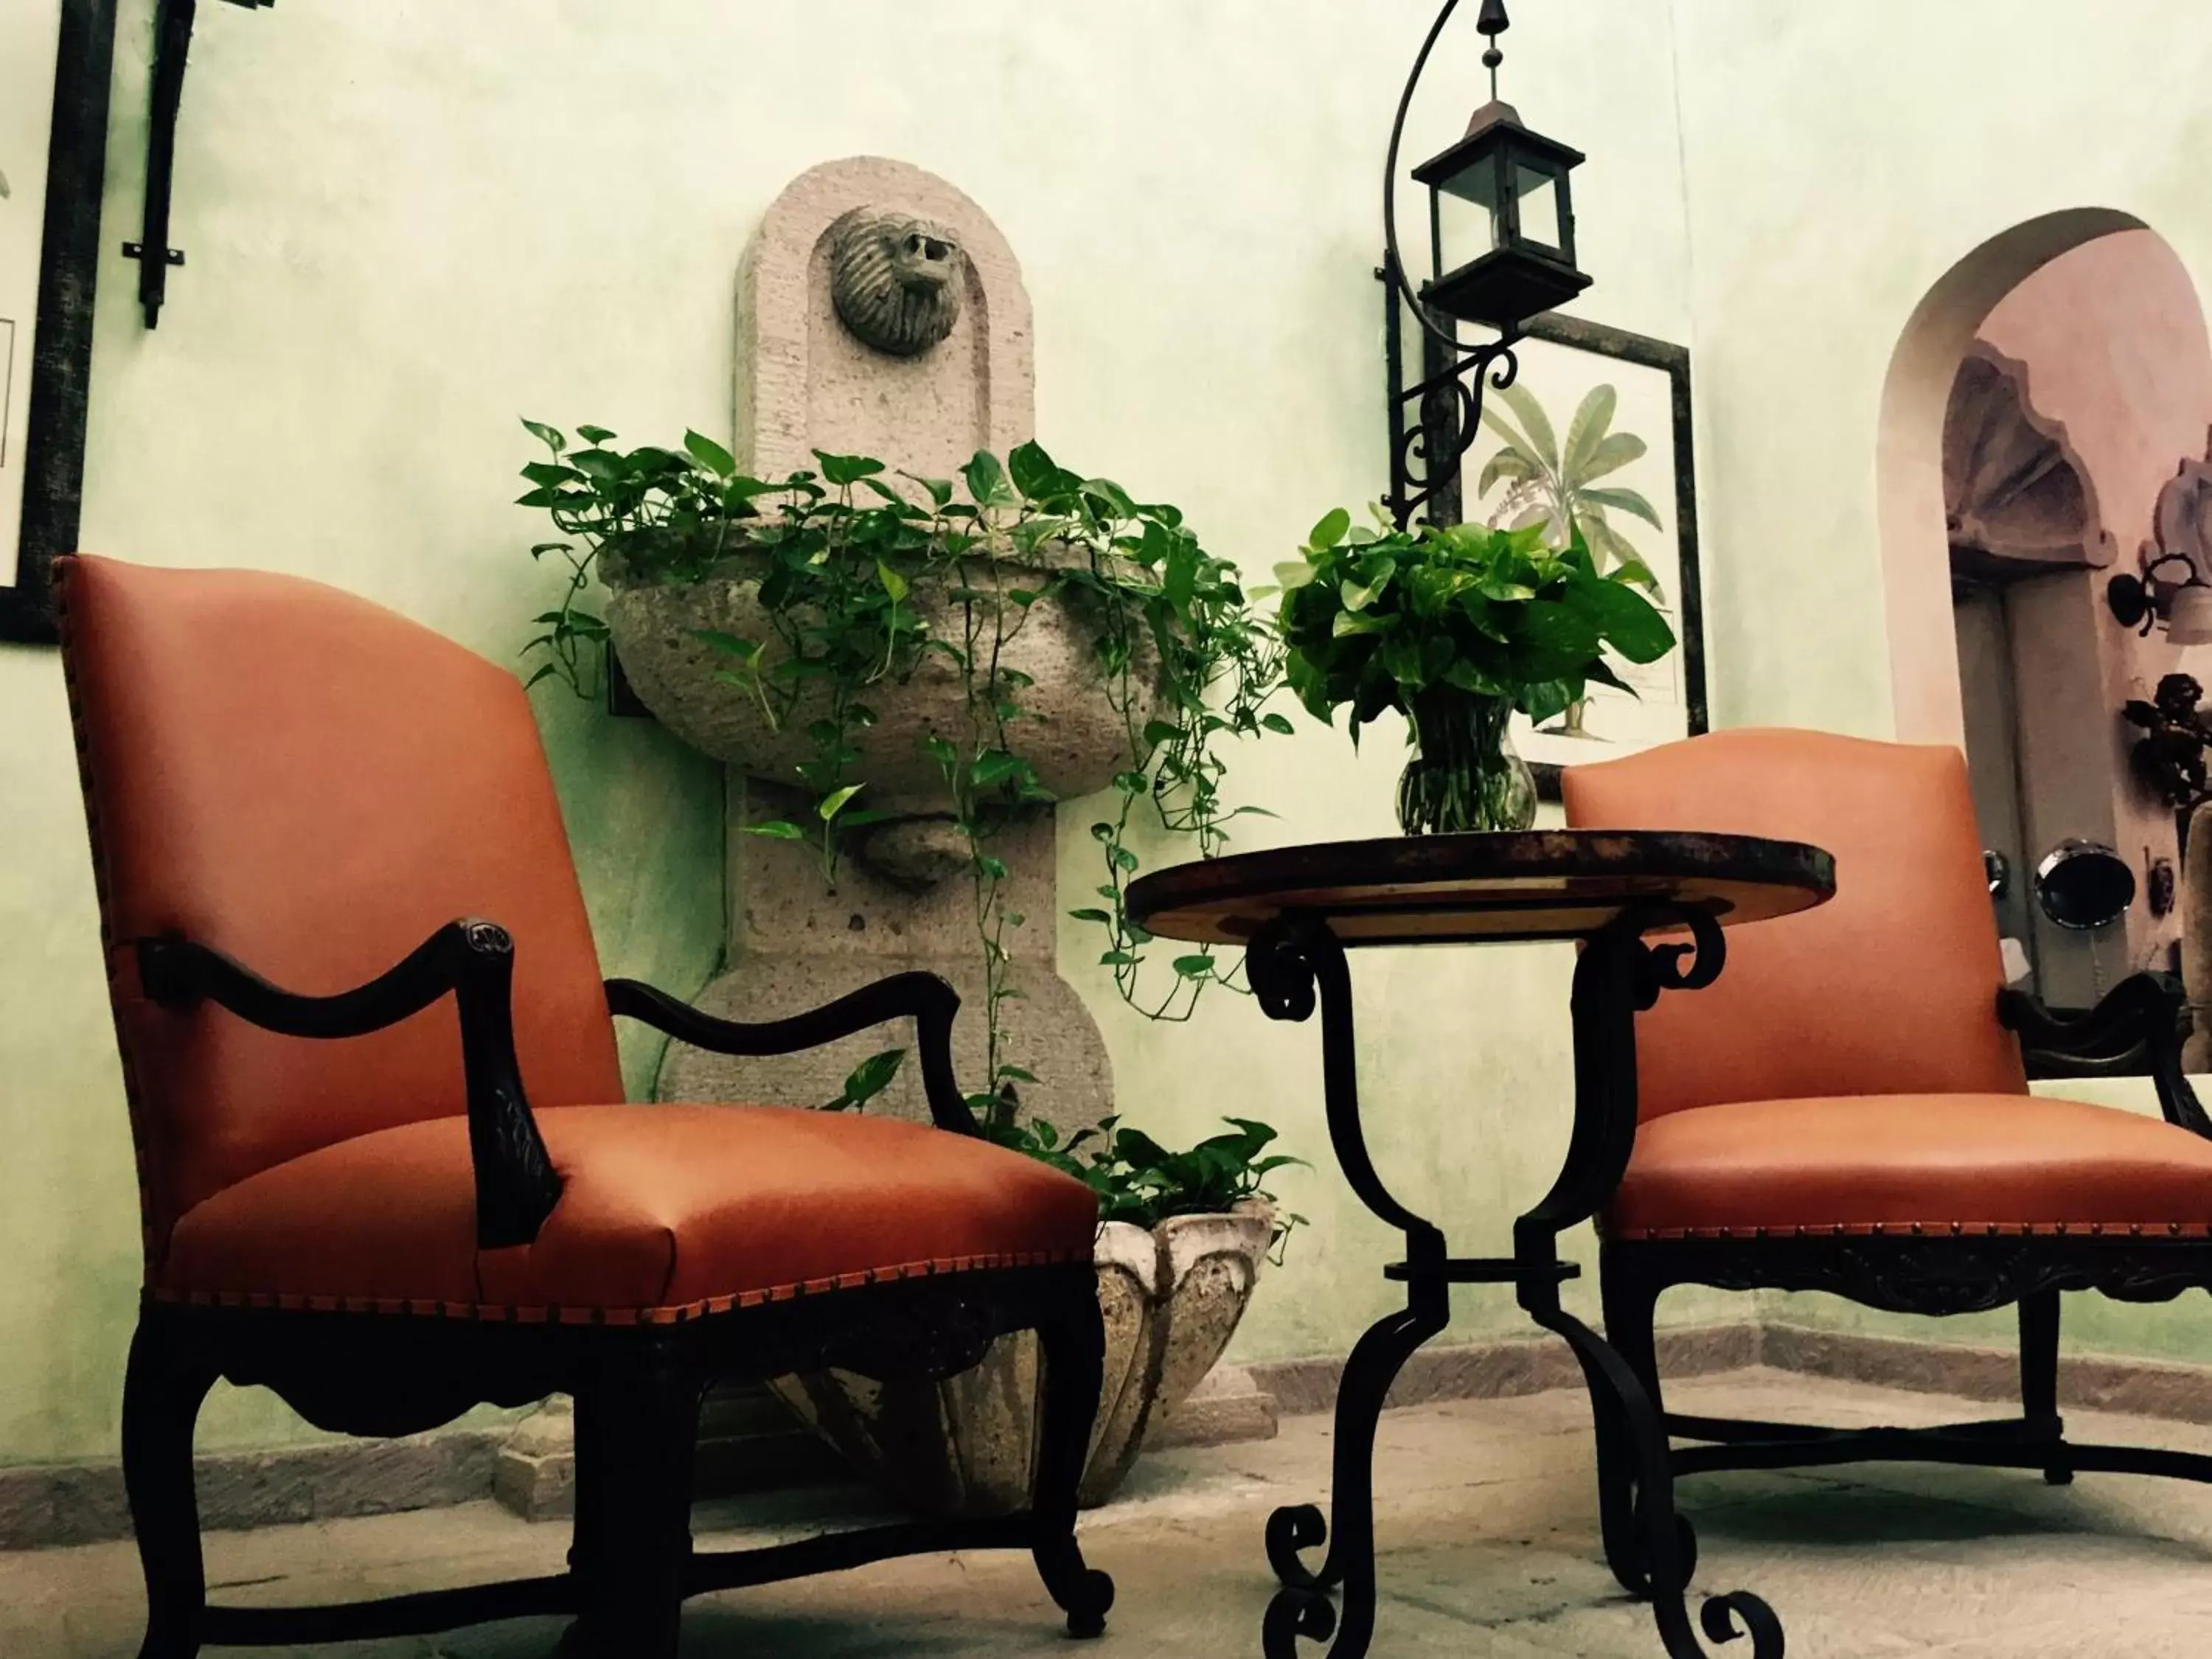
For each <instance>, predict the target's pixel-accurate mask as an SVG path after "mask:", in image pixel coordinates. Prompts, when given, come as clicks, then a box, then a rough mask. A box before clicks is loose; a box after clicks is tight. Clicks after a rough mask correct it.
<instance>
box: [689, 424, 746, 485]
mask: <svg viewBox="0 0 2212 1659" xmlns="http://www.w3.org/2000/svg"><path fill="white" fill-rule="evenodd" d="M684 448H685V449H687V450H689V451H690V454H691V459H693V460H695V461H696V462H698V463H699V465H702V466H703V467H705V468H706V469H707V471H709V472H711V473H713V474H714V476H715V477H718V478H726V477H731V476H732V475H733V474H734V473H735V472H736V471H737V470H738V463H737V458H736V457H735V456H733V455H732V454H731V453H730V452H729V451H728V450H726V449H725V448H723V447H721V445H720V444H718V443H716V442H715V441H714V440H713V439H712V438H709V437H707V436H705V435H703V434H701V433H697V432H686V433H685V434H684Z"/></svg>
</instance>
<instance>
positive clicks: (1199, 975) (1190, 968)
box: [1174, 956, 1213, 979]
mask: <svg viewBox="0 0 2212 1659" xmlns="http://www.w3.org/2000/svg"><path fill="white" fill-rule="evenodd" d="M1174 965H1175V970H1176V975H1177V976H1178V977H1180V978H1182V979H1204V978H1205V977H1206V976H1207V975H1210V974H1211V973H1212V971H1213V958H1212V957H1207V956H1199V957H1176V959H1175V964H1174Z"/></svg>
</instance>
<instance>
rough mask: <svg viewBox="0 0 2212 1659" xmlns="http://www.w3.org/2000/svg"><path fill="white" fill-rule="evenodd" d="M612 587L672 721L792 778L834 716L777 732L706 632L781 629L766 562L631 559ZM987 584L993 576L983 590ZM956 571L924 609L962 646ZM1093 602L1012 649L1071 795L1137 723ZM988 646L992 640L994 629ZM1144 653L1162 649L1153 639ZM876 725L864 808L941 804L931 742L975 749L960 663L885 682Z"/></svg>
mask: <svg viewBox="0 0 2212 1659" xmlns="http://www.w3.org/2000/svg"><path fill="white" fill-rule="evenodd" d="M1049 563H1050V561H1049V559H1046V560H1044V561H1042V562H1040V563H1039V564H1038V565H1033V566H1024V565H1017V564H1012V563H1001V564H1000V565H998V566H997V567H996V568H997V570H998V571H999V573H1000V580H1001V581H1002V582H1003V584H1004V585H1005V586H1006V587H1008V588H1014V589H1018V588H1029V589H1031V590H1036V589H1041V588H1042V587H1043V586H1044V585H1045V584H1046V583H1047V582H1048V580H1050V574H1049V568H1048V567H1049ZM602 574H603V575H604V576H605V580H606V583H607V588H608V598H607V605H606V622H607V626H608V628H609V629H610V630H611V632H612V634H613V636H614V643H615V649H616V652H617V654H618V655H619V656H620V657H621V659H622V665H623V672H624V673H625V674H626V675H627V676H628V677H629V683H630V685H631V687H632V689H633V690H635V691H636V693H637V695H638V696H639V697H640V698H641V700H642V701H643V702H644V703H645V705H646V707H647V708H650V709H652V710H653V714H654V715H655V716H656V717H658V718H659V721H660V723H661V724H662V725H663V726H666V727H667V728H668V729H669V730H670V731H671V732H674V733H675V734H676V735H677V736H678V737H679V738H683V739H684V742H686V743H688V744H690V745H691V746H692V747H693V748H695V749H697V750H702V751H703V752H704V753H706V754H708V755H711V756H713V757H715V758H716V759H717V760H720V761H724V762H726V763H729V764H731V765H733V766H738V767H741V768H742V769H744V770H745V771H747V772H750V773H751V774H752V775H755V776H756V777H760V778H764V779H766V780H768V781H770V782H774V783H783V784H790V783H793V781H795V779H796V776H797V772H796V769H797V767H798V766H799V763H800V762H802V761H806V760H811V758H812V757H813V755H814V746H813V744H812V743H811V742H810V741H809V740H808V738H807V737H806V727H807V725H808V724H809V722H810V721H811V720H816V719H818V718H819V717H820V715H821V714H823V713H824V712H826V709H827V702H826V699H825V700H824V702H823V706H822V708H818V709H817V708H810V707H809V706H808V702H807V701H805V700H802V701H801V702H800V703H799V706H798V708H796V709H794V711H793V714H792V717H791V718H790V719H789V720H787V721H786V722H785V723H784V725H783V727H782V729H781V731H770V730H769V726H768V722H767V720H766V719H765V718H764V717H763V713H762V710H761V708H760V706H759V704H758V703H757V702H755V701H753V700H752V699H751V698H750V697H748V696H746V695H745V693H744V691H742V690H739V689H738V687H736V686H733V685H730V684H725V683H723V682H721V681H720V680H718V679H716V678H714V677H715V675H716V674H718V673H720V671H723V670H724V669H725V668H726V666H727V665H728V659H726V657H724V656H723V655H722V654H721V653H719V652H717V651H716V650H715V649H714V647H712V646H709V645H708V644H707V643H706V642H705V641H702V640H701V639H700V638H699V637H698V635H699V630H701V629H713V630H716V631H720V632H722V633H726V634H732V635H736V636H737V637H738V638H739V639H745V640H768V639H773V638H774V637H775V630H774V629H773V628H772V627H771V626H770V624H769V617H768V613H767V611H764V610H763V608H762V606H761V604H760V598H759V590H760V581H759V578H760V574H761V566H760V562H759V561H758V560H757V559H748V558H746V557H744V556H738V557H737V558H733V559H732V560H730V561H729V562H728V564H727V567H726V574H715V575H712V576H709V577H708V578H707V579H706V580H703V581H699V582H694V583H672V582H659V581H651V580H640V579H638V578H636V577H634V576H633V575H631V574H629V571H628V570H627V569H626V568H623V566H621V565H620V564H619V563H618V562H617V561H614V560H612V559H610V560H608V561H606V562H605V563H604V565H603V567H602ZM979 585H980V584H979ZM946 587H947V584H946V583H945V580H943V579H942V578H939V577H930V578H927V579H924V578H917V579H916V580H915V584H914V591H913V593H912V595H911V598H912V600H913V603H914V604H915V606H916V607H917V608H918V609H919V610H920V611H921V613H922V614H923V615H924V616H925V617H927V620H928V622H929V625H930V629H931V632H932V633H933V635H936V636H938V637H939V638H943V639H949V640H952V641H958V640H960V639H962V638H963V635H964V623H963V618H962V616H961V612H960V609H959V607H958V605H957V603H956V602H955V601H954V600H952V599H950V598H949V597H948V596H947V592H946ZM1081 608H1082V606H1081V603H1080V596H1077V597H1076V598H1075V599H1060V598H1054V599H1041V600H1039V601H1038V602H1037V603H1036V604H1035V605H1032V606H1031V607H1030V611H1029V614H1028V616H1027V617H1026V618H1025V619H1024V620H1023V622H1022V624H1021V627H1020V629H1019V631H1018V632H1017V633H1016V634H1015V635H1014V636H1013V637H1012V639H1011V640H1009V641H1007V643H1006V648H1005V651H1004V653H1003V654H1002V656H1001V659H1000V660H1001V663H1002V665H1003V666H1005V667H1007V668H1010V669H1014V670H1017V671H1019V672H1021V673H1024V674H1026V675H1028V676H1029V677H1030V680H1031V682H1032V684H1030V686H1028V687H1027V688H1026V689H1025V690H1023V691H1022V692H1021V693H1020V696H1019V700H1020V702H1021V703H1022V705H1023V711H1024V713H1023V718H1022V719H1021V720H1020V721H1019V722H1018V725H1017V726H1016V728H1015V731H1016V748H1017V750H1018V752H1019V753H1020V754H1021V755H1022V756H1023V757H1024V758H1025V759H1027V760H1029V761H1030V763H1033V764H1034V765H1035V766H1036V769H1037V775H1038V778H1039V780H1040V781H1042V783H1043V785H1044V787H1046V788H1048V789H1049V790H1051V791H1052V792H1053V793H1054V794H1055V795H1057V796H1060V798H1061V799H1068V798H1071V797H1073V796H1077V795H1087V794H1090V793H1092V792H1093V791H1094V790H1098V789H1103V788H1104V787H1106V785H1107V784H1108V782H1109V781H1111V779H1112V778H1113V775H1114V774H1115V772H1117V771H1119V770H1121V769H1122V768H1124V767H1126V766H1127V764H1128V758H1127V757H1128V744H1129V738H1128V727H1127V725H1126V724H1125V722H1124V720H1123V717H1122V715H1121V714H1120V713H1117V712H1116V710H1115V708H1114V705H1113V702H1112V700H1111V699H1110V698H1109V695H1108V694H1109V685H1108V684H1107V678H1106V675H1105V673H1104V671H1103V669H1102V668H1101V667H1100V665H1099V663H1098V657H1097V651H1096V649H1095V647H1094V641H1096V639H1097V622H1096V619H1095V618H1087V617H1084V616H1082V615H1080V614H1079V611H1080V610H1081ZM985 637H986V639H987V638H988V636H987V635H986V636H985ZM1139 647H1140V649H1141V650H1142V651H1144V652H1146V653H1149V652H1150V651H1151V650H1152V646H1151V641H1150V639H1149V636H1143V635H1140V638H1139ZM1144 660H1145V659H1143V658H1140V659H1139V670H1140V671H1139V672H1136V673H1134V674H1133V676H1132V681H1133V684H1132V688H1131V689H1132V690H1133V691H1134V692H1136V694H1137V697H1138V706H1137V707H1136V708H1134V709H1133V710H1132V711H1131V714H1130V718H1131V719H1133V720H1134V721H1135V723H1136V727H1137V729H1138V730H1139V731H1141V730H1142V729H1143V727H1144V724H1145V722H1146V720H1149V719H1150V718H1151V717H1152V709H1153V707H1154V702H1155V698H1154V696H1153V688H1154V679H1155V677H1154V676H1153V675H1152V674H1151V673H1147V672H1144V671H1141V669H1142V666H1143V663H1144ZM865 701H866V703H867V706H868V707H869V708H871V709H872V710H873V711H874V712H875V714H876V716H877V720H876V724H875V725H874V726H871V727H869V728H868V729H867V730H866V731H863V732H857V733H855V734H854V747H855V748H857V749H858V750H860V761H859V762H858V763H857V764H855V765H854V767H853V768H852V770H851V776H852V777H853V778H854V779H856V780H858V779H866V781H867V784H868V788H867V791H866V794H865V795H864V796H863V797H862V798H861V800H860V803H859V805H866V806H872V807H877V808H880V809H892V808H900V809H903V810H907V811H929V810H933V809H941V807H942V805H943V804H944V797H945V785H944V780H943V778H942V776H941V775H939V772H938V769H937V764H936V763H935V762H934V761H933V760H931V759H930V758H929V756H928V754H927V752H926V751H925V750H924V749H923V748H922V740H923V738H926V737H927V736H929V735H930V734H932V733H942V734H944V735H945V737H946V738H949V739H950V740H951V742H953V743H954V744H957V746H958V747H959V748H960V749H961V750H963V752H964V751H965V750H966V749H967V748H968V745H969V724H968V710H967V702H966V697H965V696H964V694H963V690H962V685H961V675H960V671H959V670H958V669H957V667H955V666H954V665H952V664H951V663H950V662H948V661H946V660H945V659H944V658H943V657H942V656H941V655H939V654H936V653H932V654H931V655H930V656H928V657H927V659H925V660H924V661H923V662H922V664H921V665H920V666H919V667H918V668H917V669H916V670H915V672H914V674H913V676H912V677H911V678H909V679H908V681H907V682H906V683H905V684H890V683H888V682H887V683H885V684H881V685H878V686H875V687H872V688H871V689H870V690H869V691H868V692H867V693H866V699H865Z"/></svg>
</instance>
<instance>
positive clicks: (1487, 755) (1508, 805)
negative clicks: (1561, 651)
mask: <svg viewBox="0 0 2212 1659" xmlns="http://www.w3.org/2000/svg"><path fill="white" fill-rule="evenodd" d="M1512 714H1513V705H1512V704H1511V703H1510V702H1507V701H1506V700H1505V699H1504V698H1502V697H1478V696H1466V695H1458V696H1438V697H1424V698H1421V699H1419V701H1417V702H1415V704H1414V705H1413V710H1412V719H1411V725H1412V728H1413V730H1412V736H1413V749H1414V754H1413V759H1412V760H1410V761H1408V762H1407V763H1406V770H1405V772H1404V773H1403V774H1402V775H1401V776H1400V778H1399V779H1398V827H1399V828H1400V829H1403V830H1404V831H1405V832H1406V833H1407V835H1409V836H1437V835H1451V834H1454V833H1456V832H1458V831H1461V830H1467V829H1527V828H1528V826H1529V825H1530V824H1532V823H1535V821H1536V779H1535V776H1534V774H1532V773H1531V772H1530V771H1529V770H1528V762H1526V761H1524V760H1522V758H1521V757H1520V756H1519V755H1518V754H1517V753H1516V752H1515V751H1514V748H1513V742H1512V739H1511V738H1510V737H1509V736H1508V735H1507V733H1506V726H1507V723H1508V721H1510V720H1511V718H1512Z"/></svg>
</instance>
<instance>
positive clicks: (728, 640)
mask: <svg viewBox="0 0 2212 1659" xmlns="http://www.w3.org/2000/svg"><path fill="white" fill-rule="evenodd" d="M691 637H692V638H694V639H696V640H703V641H706V642H707V643H708V645H710V646H712V647H714V649H715V650H717V651H719V652H720V653H722V654H723V655H724V656H726V657H735V658H736V659H738V661H739V662H746V663H749V662H750V661H751V660H752V659H754V658H755V657H757V656H758V655H760V650H761V642H760V641H758V640H741V639H739V638H738V636H737V635H735V634H726V633H724V632H723V631H722V630H721V629H719V628H695V629H692V630H691Z"/></svg>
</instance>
